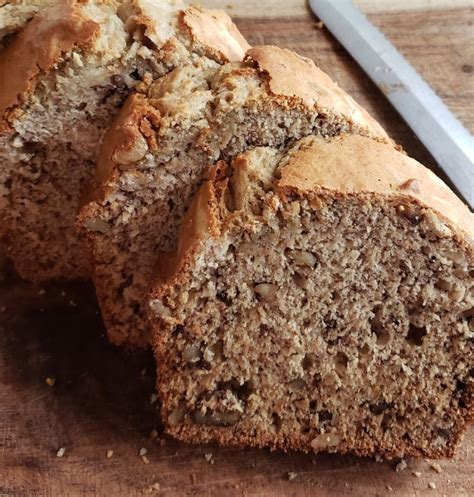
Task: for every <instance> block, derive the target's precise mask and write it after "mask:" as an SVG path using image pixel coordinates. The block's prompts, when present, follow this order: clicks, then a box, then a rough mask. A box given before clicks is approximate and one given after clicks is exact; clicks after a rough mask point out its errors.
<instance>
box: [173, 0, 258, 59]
mask: <svg viewBox="0 0 474 497" xmlns="http://www.w3.org/2000/svg"><path fill="white" fill-rule="evenodd" d="M181 19H182V22H183V24H184V25H185V26H187V27H188V28H189V30H190V32H191V36H192V39H193V41H194V42H199V43H202V44H203V45H205V46H206V47H207V48H209V49H210V50H211V51H212V52H213V54H214V57H215V58H216V60H219V61H221V62H238V61H241V60H242V59H243V57H244V55H245V52H246V51H247V50H248V49H249V48H250V45H249V44H248V43H247V40H246V39H245V38H244V37H243V36H242V34H241V33H240V31H239V30H238V29H237V27H236V26H235V24H234V23H233V22H232V20H231V19H230V17H229V16H228V15H227V14H226V13H225V12H223V11H222V10H202V9H199V8H197V7H190V8H189V9H187V10H186V11H184V12H183V13H182V18H181Z"/></svg>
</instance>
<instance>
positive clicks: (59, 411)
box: [0, 0, 474, 497]
mask: <svg viewBox="0 0 474 497" xmlns="http://www.w3.org/2000/svg"><path fill="white" fill-rule="evenodd" d="M264 1H266V0H264ZM205 3H209V2H205ZM212 3H215V2H212ZM235 3H237V2H232V1H230V2H228V5H232V4H235ZM242 3H247V4H250V2H242ZM253 3H254V2H252V4H253ZM258 3H259V4H263V3H264V2H258ZM449 3H450V4H453V2H449ZM272 4H273V7H274V8H273V11H272V12H271V14H272V16H271V17H272V19H269V18H268V16H265V18H264V17H258V16H257V17H256V16H255V15H252V12H250V11H249V12H248V15H245V17H243V15H244V14H245V11H244V12H242V10H239V14H240V16H241V17H238V18H237V19H236V21H237V24H238V25H239V27H240V29H241V30H242V32H243V33H244V34H245V36H247V38H248V39H249V41H250V42H251V43H253V44H262V43H267V44H268V43H269V44H278V45H281V46H285V47H288V48H291V49H293V50H296V51H298V52H299V53H301V54H303V55H305V56H307V57H311V58H313V59H314V60H315V61H316V62H317V63H318V65H320V66H321V68H322V69H324V70H325V71H327V72H328V73H329V74H330V75H331V76H332V77H333V78H334V79H335V80H337V81H338V82H339V84H340V85H341V86H342V87H343V88H344V89H346V90H348V91H349V92H350V93H352V94H353V95H354V96H355V98H356V99H357V100H358V101H359V102H360V103H361V104H363V105H365V106H366V107H367V108H368V109H369V110H370V112H371V113H372V114H373V115H374V116H375V117H376V118H377V119H378V120H379V121H380V122H381V123H382V124H383V125H384V126H385V127H386V129H387V130H388V131H389V133H390V134H391V135H392V136H393V137H394V138H395V139H396V140H397V141H398V142H400V143H401V144H402V145H403V146H404V147H405V149H406V150H407V151H409V153H410V154H412V155H413V156H415V157H416V158H418V159H419V160H421V161H422V162H425V163H426V164H427V165H430V166H432V167H434V168H435V164H434V162H433V160H432V159H431V157H430V156H429V154H428V153H427V152H426V150H425V149H424V148H423V147H422V146H421V144H420V143H419V142H418V141H417V140H416V138H415V137H414V136H413V134H412V133H411V132H410V130H409V129H408V128H407V127H406V125H405V124H404V123H403V122H402V120H401V119H400V118H399V117H398V115H397V113H396V112H395V111H394V110H393V109H392V108H391V106H390V105H389V104H388V103H387V102H386V100H385V98H384V96H383V94H382V93H381V92H380V91H379V90H378V89H377V88H376V87H375V86H374V85H373V84H372V83H371V82H370V81H369V80H368V79H367V77H366V76H365V75H364V74H363V72H362V71H361V70H360V69H359V68H358V67H357V65H356V64H355V63H354V62H353V61H352V60H351V59H350V58H349V57H348V55H347V54H346V53H345V51H344V50H343V49H342V47H341V46H340V45H339V44H338V43H337V41H335V40H334V38H333V37H332V36H331V35H330V34H329V33H328V32H327V31H326V30H325V29H316V27H315V19H314V18H313V17H311V16H310V14H309V13H307V11H306V10H302V9H301V8H299V9H297V10H293V11H291V12H293V13H292V14H291V15H288V12H290V11H289V10H285V9H284V8H282V9H281V10H279V6H280V5H283V4H287V5H288V6H289V8H292V7H291V6H292V5H293V7H294V5H295V2H292V1H289V2H280V1H275V2H272ZM265 5H267V6H268V5H269V3H268V2H267V3H266V4H265ZM230 12H231V13H232V9H230ZM259 12H260V11H259ZM282 12H284V13H285V14H284V15H283V14H282ZM371 18H372V20H373V21H374V22H375V23H376V24H377V25H379V26H380V27H381V28H382V29H383V30H384V31H385V33H386V34H387V35H388V36H389V37H390V38H391V39H392V40H393V41H394V42H395V44H396V45H397V46H398V47H399V48H400V49H401V51H402V52H403V53H404V54H405V55H406V56H407V57H408V58H409V59H410V60H411V62H412V63H413V65H414V66H415V67H416V68H417V69H418V70H419V71H420V72H421V73H422V74H423V76H424V77H425V78H426V79H427V80H428V81H429V82H430V84H431V85H432V86H433V87H434V88H435V89H436V91H437V92H438V93H439V94H440V95H441V97H442V98H443V99H444V100H445V101H446V102H447V103H448V105H449V106H450V107H451V108H452V110H453V111H454V112H455V113H456V114H457V115H458V116H459V117H460V118H461V119H462V120H463V122H464V123H465V125H466V126H467V127H468V128H469V129H470V130H471V131H472V130H473V129H474V113H473V101H474V99H473V97H474V95H473V93H474V85H473V77H474V75H473V64H474V60H473V59H474V57H473V55H474V54H473V50H474V47H473V45H474V44H473V28H472V9H471V8H461V9H454V10H431V11H422V12H420V11H412V12H404V13H390V14H382V13H377V14H374V15H371ZM47 378H51V379H54V380H55V384H54V385H53V386H49V385H48V384H47V383H46V379H47ZM153 387H154V364H153V359H152V357H151V355H150V354H148V353H140V354H130V353H127V352H125V351H123V350H119V349H116V348H114V347H112V346H110V345H109V344H108V343H107V342H106V340H105V338H104V334H103V328H102V324H101V321H100V316H99V314H98V310H97V306H96V303H95V299H94V293H93V290H92V288H91V287H90V286H88V285H86V284H84V285H79V284H77V285H59V284H54V285H50V286H48V287H43V288H39V287H35V286H33V285H30V284H27V283H23V282H21V281H19V280H18V279H17V277H16V276H15V275H14V273H13V271H12V270H11V269H8V268H7V269H6V270H5V271H4V272H3V273H2V274H1V279H0V496H1V497H6V496H8V497H10V496H15V497H17V496H28V497H30V496H54V497H56V496H61V497H62V496H95V495H97V496H127V497H128V496H130V497H133V496H139V495H163V496H165V495H166V496H194V495H196V496H200V495H202V496H221V495H228V496H229V497H233V496H261V497H263V496H265V497H266V496H268V497H270V496H272V497H273V496H277V497H279V496H298V497H310V496H311V497H313V496H316V497H319V496H321V497H326V496H357V497H362V496H364V497H365V496H379V497H381V496H392V495H393V496H403V497H420V496H425V495H428V496H440V497H441V496H443V495H446V496H449V497H451V496H452V497H467V496H472V495H474V479H473V476H472V470H473V468H474V454H473V446H474V433H473V430H471V431H470V432H469V433H468V435H467V437H466V439H465V441H464V443H463V445H462V447H461V450H460V452H459V454H458V456H457V457H456V459H455V460H453V461H440V466H441V469H442V472H441V473H438V472H437V471H436V470H435V469H433V468H432V467H430V463H429V462H427V461H423V460H422V461H407V463H408V468H407V469H405V470H404V471H401V472H397V471H396V470H395V465H396V462H392V463H386V462H383V463H377V462H375V461H372V460H369V459H361V458H356V457H349V456H344V457H341V456H336V455H318V456H314V455H303V454H300V453H295V452H293V453H288V454H284V453H280V452H274V453H271V452H269V451H265V450H260V451H258V450H233V449H226V448H219V447H216V446H194V447H193V446H187V445H184V444H181V443H178V442H175V441H173V440H171V439H170V438H168V437H166V436H163V435H162V434H161V427H160V422H159V418H158V415H157V407H158V404H157V402H155V399H154V397H152V395H153V390H154V388H153ZM153 430H156V431H157V432H158V435H157V436H156V438H155V439H154V440H153V439H152V438H151V437H150V434H151V433H152V431H153ZM153 436H155V433H153ZM61 447H64V448H65V453H64V456H63V457H57V451H58V450H59V449H60V448H61ZM141 448H145V449H147V454H146V455H145V457H140V455H139V451H140V449H141ZM107 451H113V455H112V457H110V458H108V457H107ZM147 462H148V463H147ZM414 473H416V474H414Z"/></svg>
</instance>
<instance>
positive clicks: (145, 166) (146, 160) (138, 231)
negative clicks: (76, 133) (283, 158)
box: [79, 47, 388, 346]
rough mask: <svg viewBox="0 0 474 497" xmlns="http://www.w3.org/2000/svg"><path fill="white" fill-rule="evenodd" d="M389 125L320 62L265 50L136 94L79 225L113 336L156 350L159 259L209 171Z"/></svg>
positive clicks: (179, 74)
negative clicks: (154, 286)
mask: <svg viewBox="0 0 474 497" xmlns="http://www.w3.org/2000/svg"><path fill="white" fill-rule="evenodd" d="M343 131H345V132H352V133H359V134H364V135H368V136H373V137H375V138H378V139H380V140H388V138H387V135H386V134H385V132H384V131H383V130H382V129H381V127H380V126H379V125H378V124H377V123H376V122H375V121H374V120H373V119H372V118H371V117H370V116H369V115H368V114H367V112H366V111H364V110H363V109H362V108H361V107H359V106H358V105H357V104H356V103H355V102H354V101H353V100H352V99H351V98H350V97H349V96H348V95H347V94H346V93H345V92H343V91H342V90H341V89H340V88H339V87H338V86H337V85H336V84H335V83H333V82H332V81H331V80H330V79H329V77H328V76H327V75H326V74H325V73H323V72H322V71H321V70H319V69H318V68H317V67H316V66H315V65H314V63H313V62H311V61H309V60H308V59H304V58H302V57H299V56H298V55H296V54H295V53H293V52H290V51H288V50H283V49H280V48H277V47H256V48H253V49H250V50H249V51H248V52H247V58H246V60H245V61H244V62H243V63H240V64H237V63H234V64H232V63H231V64H226V65H224V66H222V67H214V68H203V67H200V66H199V65H197V66H188V67H183V68H178V69H176V70H175V71H173V72H172V73H170V74H169V75H167V76H166V77H164V78H162V79H161V80H159V81H157V82H155V83H153V84H151V85H150V87H149V88H145V89H144V91H143V93H142V94H136V95H133V96H132V97H131V98H129V100H128V101H127V103H126V104H125V106H124V108H123V110H122V112H121V113H120V115H119V117H118V119H117V121H116V122H115V124H114V125H113V127H112V129H111V131H110V132H109V133H108V134H107V136H106V138H105V142H104V146H103V148H102V151H101V153H100V156H99V162H98V168H97V173H96V179H95V184H96V191H95V192H93V193H92V194H91V197H90V198H89V202H88V203H86V205H85V207H84V208H83V209H82V210H81V214H80V216H79V219H80V223H81V225H82V227H83V231H84V234H85V238H86V242H87V244H88V246H89V249H90V253H91V258H92V261H93V266H94V282H95V285H96V289H97V293H98V298H99V302H100V305H101V308H102V313H103V316H104V319H105V322H106V326H107V329H108V335H109V338H110V339H111V340H112V342H114V343H116V344H127V345H131V346H146V345H147V344H148V343H149V337H150V334H149V325H148V323H147V318H146V311H147V307H146V305H144V304H145V302H146V296H147V294H148V290H149V282H150V276H151V274H152V272H153V266H154V264H155V263H156V261H157V257H158V253H159V252H160V251H168V250H172V249H173V248H174V246H175V243H176V237H177V231H178V228H179V226H180V224H181V220H182V218H183V216H184V213H185V211H186V208H187V207H188V205H189V202H190V199H191V196H192V195H193V194H194V192H195V191H196V188H197V186H198V182H199V181H200V179H201V176H202V174H203V172H204V171H205V170H206V168H207V167H208V166H209V165H212V164H213V163H214V162H215V161H217V160H218V159H220V158H223V157H227V156H229V155H232V154H236V153H240V152H242V151H244V150H246V149H248V148H249V147H253V146H263V145H269V146H272V147H275V148H277V149H280V148H281V149H284V148H285V147H287V146H288V144H289V143H290V142H291V141H292V140H295V139H299V138H301V137H303V136H305V135H310V134H324V135H336V134H339V133H341V132H343Z"/></svg>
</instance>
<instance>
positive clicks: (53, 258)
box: [0, 0, 249, 281]
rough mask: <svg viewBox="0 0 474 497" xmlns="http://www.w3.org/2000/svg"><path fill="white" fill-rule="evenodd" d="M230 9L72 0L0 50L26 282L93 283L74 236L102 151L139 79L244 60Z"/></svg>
mask: <svg viewBox="0 0 474 497" xmlns="http://www.w3.org/2000/svg"><path fill="white" fill-rule="evenodd" d="M248 47H249V46H248V44H247V43H246V42H245V40H244V39H243V38H242V36H241V35H240V33H239V32H238V31H237V29H236V28H235V26H234V25H233V24H232V23H231V21H230V19H229V18H228V16H227V15H226V14H224V13H223V12H220V11H213V10H211V11H207V10H202V9H199V8H196V7H187V6H186V5H185V4H184V3H182V2H181V1H172V0H166V1H165V0H124V1H120V2H119V1H112V0H67V1H62V2H58V3H57V5H55V6H53V7H50V8H48V9H45V10H43V11H42V12H41V13H39V14H37V15H36V16H35V17H34V18H33V19H32V20H31V21H30V22H28V24H26V26H25V27H24V28H23V29H22V30H21V31H19V32H18V34H17V35H16V37H15V38H14V39H13V41H11V42H10V43H9V44H8V46H7V47H6V48H5V49H4V50H3V51H2V52H0V210H1V211H3V212H2V216H4V217H5V222H3V223H2V226H1V231H2V232H3V236H4V237H5V243H6V245H7V247H8V252H9V255H10V256H11V258H12V259H13V261H14V263H15V266H16V268H17V270H18V271H19V273H20V275H21V276H22V277H24V278H26V279H30V280H34V281H44V280H48V279H52V278H78V277H81V278H82V277H88V275H89V267H88V261H87V257H86V255H85V253H84V251H83V249H82V246H81V243H80V242H79V240H78V237H77V235H76V233H75V230H74V220H75V216H76V213H77V209H78V203H79V197H80V192H81V189H82V188H83V186H84V185H85V183H88V182H89V181H90V179H91V176H92V173H93V169H94V165H95V161H96V156H97V153H98V150H99V144H100V143H101V140H102V137H103V135H104V132H105V130H106V129H107V128H108V127H109V126H110V123H111V121H112V119H113V117H114V116H115V115H116V113H117V112H118V110H119V108H120V107H121V105H122V103H123V102H124V100H125V99H126V97H127V95H128V94H129V93H130V92H131V90H132V89H133V88H134V87H135V86H136V85H137V83H138V82H139V81H141V80H142V79H143V78H145V79H146V78H148V79H150V78H153V77H160V76H162V75H164V74H166V73H168V72H169V71H170V70H172V69H174V68H176V67H178V66H180V65H184V64H193V63H197V61H199V63H200V64H201V65H202V66H204V67H205V66H207V65H210V66H212V67H214V66H216V65H217V64H218V63H222V62H227V61H232V60H241V59H242V57H243V55H244V53H245V50H246V49H247V48H248Z"/></svg>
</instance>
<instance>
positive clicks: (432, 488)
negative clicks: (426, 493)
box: [428, 481, 436, 490]
mask: <svg viewBox="0 0 474 497" xmlns="http://www.w3.org/2000/svg"><path fill="white" fill-rule="evenodd" d="M428 486H429V487H430V488H431V490H436V483H435V482H434V481H430V482H429V483H428Z"/></svg>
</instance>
